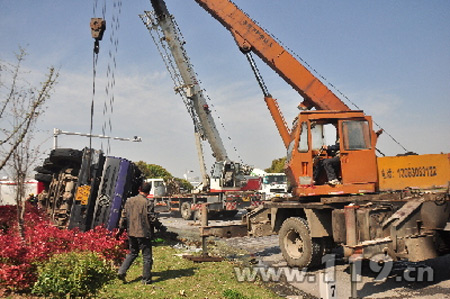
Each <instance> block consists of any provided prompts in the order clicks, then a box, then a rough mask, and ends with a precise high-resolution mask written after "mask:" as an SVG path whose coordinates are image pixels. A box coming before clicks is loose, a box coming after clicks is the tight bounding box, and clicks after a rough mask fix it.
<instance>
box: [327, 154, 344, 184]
mask: <svg viewBox="0 0 450 299" xmlns="http://www.w3.org/2000/svg"><path fill="white" fill-rule="evenodd" d="M340 166H341V160H340V158H339V157H333V158H331V159H325V160H323V168H325V172H326V173H327V178H328V181H332V180H335V179H337V175H336V172H337V171H339V168H340Z"/></svg>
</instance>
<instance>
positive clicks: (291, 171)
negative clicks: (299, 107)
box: [286, 110, 377, 197]
mask: <svg viewBox="0 0 450 299" xmlns="http://www.w3.org/2000/svg"><path fill="white" fill-rule="evenodd" d="M325 127H334V128H335V131H336V133H335V134H336V135H335V136H336V139H338V140H339V157H340V158H339V165H338V167H337V169H335V171H336V174H337V176H338V179H339V181H340V183H339V184H336V185H329V184H327V181H328V179H327V177H326V172H325V171H320V173H321V174H320V176H319V177H318V178H317V179H316V180H314V176H313V174H314V171H315V170H314V168H315V167H321V164H322V163H319V162H320V161H321V160H322V161H324V160H325V159H329V158H331V157H330V156H329V155H328V154H327V152H326V151H323V150H322V148H323V146H324V145H327V139H326V136H325V134H324V128H325ZM376 138H377V136H376V134H375V133H374V132H373V130H372V119H371V117H369V116H366V115H364V113H363V112H362V111H334V110H329V111H327V110H326V111H314V110H313V111H305V112H301V113H300V114H299V116H298V118H297V119H296V120H295V122H294V128H293V130H292V133H291V142H290V144H289V146H288V151H287V159H286V164H287V166H286V173H287V175H288V177H289V178H290V181H291V182H294V184H295V185H294V186H292V187H293V195H294V196H299V197H304V196H316V195H337V194H351V193H370V192H375V191H376V183H377V164H376V155H375V144H376ZM316 171H317V170H316Z"/></svg>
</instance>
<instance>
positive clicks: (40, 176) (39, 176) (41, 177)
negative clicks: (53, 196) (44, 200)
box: [34, 172, 53, 183]
mask: <svg viewBox="0 0 450 299" xmlns="http://www.w3.org/2000/svg"><path fill="white" fill-rule="evenodd" d="M34 179H35V180H36V181H38V182H43V183H50V182H51V181H52V179H53V176H52V175H51V174H49V173H41V172H38V173H36V174H35V175H34Z"/></svg>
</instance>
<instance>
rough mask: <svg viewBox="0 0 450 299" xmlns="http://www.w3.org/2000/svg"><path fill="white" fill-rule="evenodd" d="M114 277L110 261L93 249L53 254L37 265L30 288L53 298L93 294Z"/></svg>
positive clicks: (34, 291) (38, 293)
mask: <svg viewBox="0 0 450 299" xmlns="http://www.w3.org/2000/svg"><path fill="white" fill-rule="evenodd" d="M113 277H114V271H113V269H112V267H111V264H110V263H108V262H107V261H106V260H105V259H103V258H101V257H100V256H99V255H98V254H96V253H93V252H78V253H77V252H69V253H61V254H55V255H54V256H53V257H52V258H50V260H49V261H48V262H46V263H45V264H43V265H42V266H39V267H38V279H37V282H36V283H35V285H34V287H33V290H32V292H33V293H34V294H37V295H43V296H52V297H53V298H65V297H70V298H74V297H86V296H92V295H95V294H96V293H97V292H98V291H99V290H100V289H101V288H102V287H103V285H104V284H105V283H106V282H108V281H109V280H110V279H112V278H113Z"/></svg>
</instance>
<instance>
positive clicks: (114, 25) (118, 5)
mask: <svg viewBox="0 0 450 299" xmlns="http://www.w3.org/2000/svg"><path fill="white" fill-rule="evenodd" d="M97 6H98V1H97V0H94V4H93V14H94V16H95V15H96V14H97V13H96V11H97ZM121 11H122V1H121V0H118V1H114V3H113V12H112V21H111V22H110V24H111V25H110V29H111V30H110V31H111V34H110V36H109V41H110V44H111V47H110V49H109V61H108V66H107V71H106V77H107V84H106V87H105V92H106V95H107V99H105V101H104V103H103V119H104V121H103V125H102V135H103V136H106V135H107V131H108V132H109V133H111V132H112V114H113V111H114V109H113V106H114V87H115V83H116V81H115V70H116V67H117V63H116V54H117V50H118V45H119V39H118V37H117V34H116V32H117V30H118V29H119V27H120V23H119V15H120V13H121ZM105 18H106V0H104V1H103V5H102V18H95V17H94V18H92V19H91V24H90V25H91V34H92V37H93V38H94V39H95V42H94V50H93V65H92V68H93V79H92V101H91V124H90V132H89V133H90V134H89V135H90V137H89V148H90V149H92V131H93V126H94V104H95V92H96V85H95V80H96V76H97V62H98V53H99V50H100V46H99V41H100V40H102V37H103V33H104V31H105V30H106V21H105ZM107 117H108V120H107V119H106V118H107ZM101 149H102V150H103V142H102V143H101ZM110 151H111V144H110V140H109V139H107V149H106V154H109V152H110Z"/></svg>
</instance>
